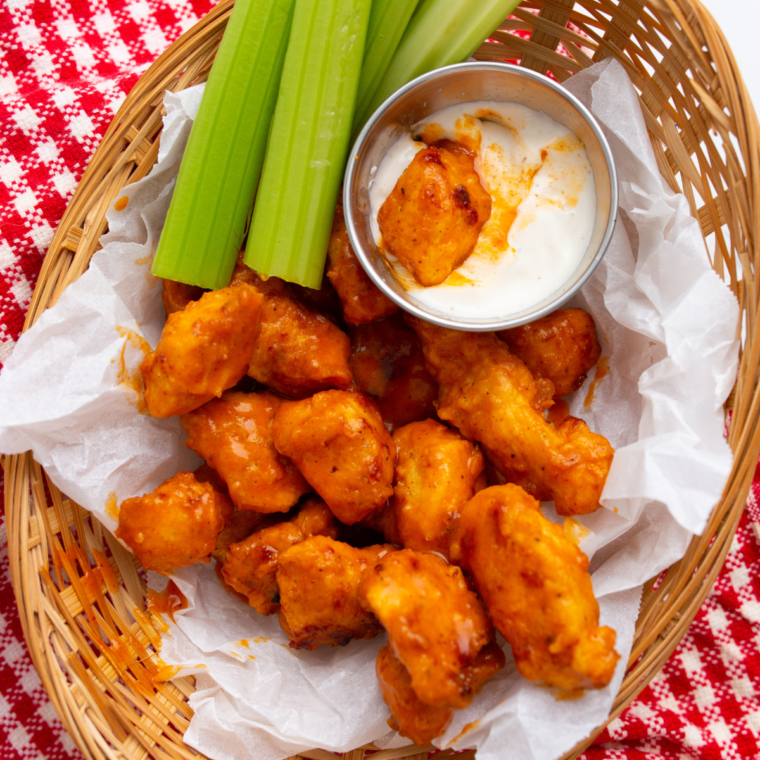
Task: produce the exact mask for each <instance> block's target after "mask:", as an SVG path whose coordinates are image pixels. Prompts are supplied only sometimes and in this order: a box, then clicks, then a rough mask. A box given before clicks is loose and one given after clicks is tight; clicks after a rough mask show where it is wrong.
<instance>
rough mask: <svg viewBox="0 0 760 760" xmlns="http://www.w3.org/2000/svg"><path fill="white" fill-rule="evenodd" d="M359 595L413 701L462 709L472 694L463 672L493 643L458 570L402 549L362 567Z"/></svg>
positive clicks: (480, 607) (435, 558) (478, 606)
mask: <svg viewBox="0 0 760 760" xmlns="http://www.w3.org/2000/svg"><path fill="white" fill-rule="evenodd" d="M362 592H363V598H364V600H365V604H366V605H367V607H368V608H369V609H370V610H372V612H374V613H375V615H377V617H378V619H379V620H380V622H381V623H382V624H383V627H384V628H385V630H386V631H387V632H388V640H389V642H390V644H391V647H392V648H393V651H394V652H395V654H396V656H397V657H398V658H399V659H400V660H401V662H403V663H404V665H405V666H406V668H407V670H408V671H409V674H410V676H411V679H412V688H413V689H414V692H415V694H416V695H417V696H418V697H419V699H421V700H422V701H423V702H425V703H426V704H429V705H435V706H439V707H454V708H464V707H467V705H469V704H470V702H471V701H472V698H473V693H472V687H471V684H470V681H469V677H468V676H467V674H466V673H465V670H466V668H467V667H468V666H469V665H471V664H472V663H473V661H474V660H475V658H476V656H477V654H478V652H480V650H481V649H482V648H483V647H484V646H485V645H486V644H488V643H489V642H490V641H491V640H492V639H493V628H492V627H491V623H490V621H489V620H488V616H487V615H486V611H485V609H484V608H483V605H482V604H481V603H480V600H479V599H478V597H477V596H476V595H475V594H474V593H473V592H472V591H470V590H469V588H468V587H467V583H466V581H465V578H464V575H463V574H462V571H461V570H460V569H459V568H458V567H454V566H453V565H449V564H448V563H447V562H446V561H445V560H444V559H442V558H441V557H439V556H438V555H436V554H431V553H429V552H415V551H412V550H411V549H403V550H401V551H398V552H392V553H390V554H387V555H386V556H385V557H382V558H381V559H380V560H379V561H378V562H376V563H375V564H374V566H373V567H371V568H368V570H367V572H366V574H365V577H364V581H363V583H362Z"/></svg>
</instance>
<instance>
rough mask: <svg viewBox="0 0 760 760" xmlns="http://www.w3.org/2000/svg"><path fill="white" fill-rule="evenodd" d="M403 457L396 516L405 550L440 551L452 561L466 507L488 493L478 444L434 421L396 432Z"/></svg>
mask: <svg viewBox="0 0 760 760" xmlns="http://www.w3.org/2000/svg"><path fill="white" fill-rule="evenodd" d="M393 442H394V443H395V444H396V451H397V452H398V463H397V464H396V485H395V486H394V489H393V510H394V517H395V525H396V531H397V535H398V539H399V541H400V542H401V544H403V546H404V547H405V548H406V549H415V550H417V551H435V552H439V553H440V554H443V556H444V557H446V558H447V559H448V556H449V544H450V543H451V536H452V533H453V530H454V527H455V524H456V520H457V519H458V517H459V512H460V510H461V509H462V507H463V506H464V505H465V504H466V503H467V502H468V501H469V500H470V499H471V498H472V497H473V496H474V495H475V494H476V493H477V491H479V490H481V489H482V488H485V486H486V475H485V472H484V470H485V460H484V459H483V455H482V454H481V453H480V449H479V448H478V447H477V445H476V444H474V443H470V441H468V440H466V439H465V438H462V436H461V435H460V434H459V433H458V432H457V431H456V430H452V429H451V428H447V427H446V426H445V425H441V423H440V422H436V421H435V420H424V421H422V422H413V423H411V424H410V425H406V426H404V427H402V428H399V429H398V430H396V432H395V433H394V434H393Z"/></svg>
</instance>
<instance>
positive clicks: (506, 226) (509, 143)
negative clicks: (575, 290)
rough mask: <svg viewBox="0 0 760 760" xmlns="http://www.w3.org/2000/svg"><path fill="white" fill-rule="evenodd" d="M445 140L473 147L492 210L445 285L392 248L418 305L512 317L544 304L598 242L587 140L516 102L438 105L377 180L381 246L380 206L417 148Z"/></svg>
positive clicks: (397, 146) (373, 207) (398, 146)
mask: <svg viewBox="0 0 760 760" xmlns="http://www.w3.org/2000/svg"><path fill="white" fill-rule="evenodd" d="M414 137H417V138H418V140H414V139H413V138H414ZM420 137H421V138H422V141H420V140H419V138H420ZM441 139H448V140H457V141H458V142H460V143H462V144H463V145H464V146H465V147H466V148H468V149H469V150H471V151H472V152H473V153H474V154H475V156H476V158H475V169H476V171H477V172H478V174H479V176H480V179H481V182H482V184H483V186H484V187H485V188H486V189H487V190H488V192H489V194H490V195H491V202H492V207H491V217H490V218H489V220H488V221H487V222H486V224H485V225H484V226H483V229H482V230H481V232H480V236H479V237H478V242H477V244H476V246H475V249H474V251H473V252H472V254H471V255H470V257H469V258H468V259H467V260H466V261H465V262H464V264H463V265H462V266H461V267H459V269H457V270H456V271H455V272H453V273H452V274H451V275H450V276H449V277H448V279H447V280H446V281H445V282H443V283H441V284H440V285H435V286H433V287H427V288H426V287H423V286H421V285H419V284H418V283H417V282H416V281H415V280H414V278H413V277H412V275H411V274H410V273H409V271H408V270H407V269H406V268H405V267H404V266H403V265H401V263H400V262H399V261H398V259H396V258H395V257H394V256H392V255H390V254H389V253H387V252H386V253H385V258H386V261H387V262H388V264H389V266H390V267H391V269H392V270H393V273H394V275H395V277H396V278H397V280H398V281H399V282H400V283H401V285H402V286H403V287H404V288H405V289H406V290H407V291H408V292H409V295H410V296H411V297H412V298H413V299H414V300H416V301H418V302H419V303H420V304H421V305H423V306H427V307H430V308H433V309H436V310H438V311H441V312H455V313H456V314H457V315H458V316H460V317H470V318H479V317H493V316H494V315H496V314H498V315H500V316H502V315H503V316H507V315H509V314H512V313H515V312H518V311H521V310H522V309H525V308H528V307H530V306H533V305H534V304H537V303H539V302H540V301H542V300H543V299H544V298H546V297H547V296H549V295H551V294H552V293H553V292H555V291H556V290H558V289H559V288H560V287H561V286H562V285H563V284H564V283H565V282H566V281H567V280H568V279H570V277H571V276H572V274H573V272H575V270H576V268H577V267H578V264H579V263H580V261H581V259H582V258H583V255H584V253H585V252H586V249H587V248H588V244H589V241H590V239H591V233H592V230H593V227H594V217H595V213H596V192H595V189H594V178H593V174H592V171H591V164H590V163H589V160H588V155H587V154H586V149H585V148H584V146H583V143H581V142H580V141H579V140H578V138H577V137H575V135H574V134H573V133H572V132H570V131H569V130H568V129H567V127H564V126H563V125H562V124H560V123H559V122H556V121H555V120H554V119H552V118H551V117H549V116H547V115H546V114H545V113H542V112H540V111H534V110H533V109H531V108H527V107H526V106H522V105H518V104H516V103H497V102H494V101H476V102H473V103H463V104H461V105H456V106H451V107H449V108H445V109H443V110H441V111H437V112H436V113H434V114H432V115H431V116H430V117H429V118H428V119H425V120H424V121H421V122H420V123H419V124H417V125H415V126H414V127H413V128H412V131H411V134H405V135H403V136H402V137H400V138H399V139H398V140H397V141H396V142H395V143H394V144H393V145H392V146H391V148H390V149H389V150H388V152H387V153H386V154H385V156H384V157H383V160H382V162H381V163H380V166H379V167H377V171H376V173H375V174H374V176H373V178H372V180H371V182H370V190H369V197H370V211H371V219H370V224H371V228H372V234H373V237H374V239H375V243H376V244H377V245H378V246H380V247H381V249H382V236H381V233H380V228H379V226H378V223H377V214H378V211H379V210H380V207H381V206H382V205H383V203H384V201H385V199H386V198H387V197H388V195H389V194H390V193H391V191H392V190H393V188H394V186H395V184H396V182H397V180H398V178H399V177H400V176H401V174H402V173H403V171H404V169H406V167H407V166H408V165H409V163H410V162H411V160H412V159H413V158H414V155H415V153H416V152H417V151H418V150H422V149H423V148H424V147H425V143H428V144H429V143H432V142H435V141H436V140H441ZM423 141H424V142H423Z"/></svg>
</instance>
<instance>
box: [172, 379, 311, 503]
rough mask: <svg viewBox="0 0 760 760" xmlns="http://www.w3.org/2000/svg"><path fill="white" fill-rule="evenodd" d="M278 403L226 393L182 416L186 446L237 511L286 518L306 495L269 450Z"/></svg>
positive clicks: (295, 474)
mask: <svg viewBox="0 0 760 760" xmlns="http://www.w3.org/2000/svg"><path fill="white" fill-rule="evenodd" d="M282 403H283V400H282V399H281V398H280V397H279V396H275V395H274V394H273V393H269V392H268V391H264V392H262V393H239V392H237V391H228V392H227V393H225V394H224V395H223V396H222V398H220V399H214V400H213V401H209V402H208V403H206V404H204V405H203V406H202V407H201V408H200V409H195V410H194V411H192V412H190V413H188V414H186V415H183V416H182V426H183V427H184V428H185V430H186V431H187V434H188V439H187V441H185V445H186V446H187V447H188V448H189V449H192V450H193V451H194V452H195V453H196V454H198V456H200V457H203V459H205V460H206V461H207V462H208V464H209V465H210V466H211V467H213V468H214V470H215V471H216V472H217V473H218V474H219V476H220V477H221V478H222V480H223V481H224V482H225V483H226V484H227V488H228V489H229V493H230V498H231V499H232V501H233V503H234V504H235V506H236V507H237V508H238V509H240V510H251V511H252V512H262V513H270V512H287V511H288V510H289V509H290V508H291V507H292V506H293V505H294V504H295V503H296V502H297V501H298V499H299V498H300V497H301V496H302V495H303V494H305V493H308V492H309V491H310V490H311V489H310V487H309V484H308V483H307V482H306V480H305V479H304V477H303V475H301V473H300V472H299V471H298V468H297V467H296V466H295V465H294V464H293V462H291V461H290V459H288V458H287V457H285V456H283V455H282V454H280V453H278V452H277V450H276V449H275V447H274V442H273V440H272V423H273V420H274V417H275V413H276V412H277V409H278V408H279V407H280V405H281V404H282Z"/></svg>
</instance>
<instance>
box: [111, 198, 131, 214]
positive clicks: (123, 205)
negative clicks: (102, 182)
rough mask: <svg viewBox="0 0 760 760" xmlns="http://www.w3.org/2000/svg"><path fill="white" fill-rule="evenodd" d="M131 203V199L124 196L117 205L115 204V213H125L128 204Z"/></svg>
mask: <svg viewBox="0 0 760 760" xmlns="http://www.w3.org/2000/svg"><path fill="white" fill-rule="evenodd" d="M128 203H129V198H127V196H126V195H122V196H121V198H119V200H118V201H116V203H114V204H113V207H114V210H115V211H124V209H125V208H126V207H127V204H128Z"/></svg>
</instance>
